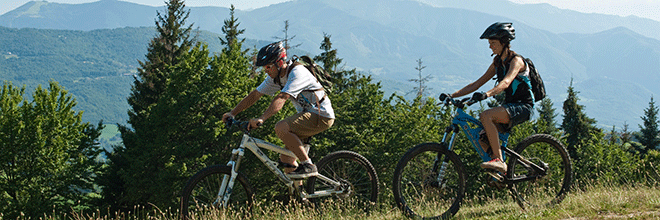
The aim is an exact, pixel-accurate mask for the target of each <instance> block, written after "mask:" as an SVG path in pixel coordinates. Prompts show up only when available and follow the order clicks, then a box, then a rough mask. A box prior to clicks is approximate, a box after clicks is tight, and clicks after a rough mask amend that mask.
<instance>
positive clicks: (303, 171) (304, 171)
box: [286, 163, 319, 179]
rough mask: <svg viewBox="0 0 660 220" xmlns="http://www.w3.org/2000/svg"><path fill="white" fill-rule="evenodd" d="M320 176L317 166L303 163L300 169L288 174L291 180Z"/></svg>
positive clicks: (299, 166)
mask: <svg viewBox="0 0 660 220" xmlns="http://www.w3.org/2000/svg"><path fill="white" fill-rule="evenodd" d="M316 175H319V172H318V171H317V170H316V165H314V164H311V163H303V164H300V165H298V168H297V169H296V170H294V171H293V172H291V173H288V174H286V176H288V177H289V178H291V179H305V178H307V177H310V176H316Z"/></svg>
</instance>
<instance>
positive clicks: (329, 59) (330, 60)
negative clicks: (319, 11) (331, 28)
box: [313, 33, 344, 91]
mask: <svg viewBox="0 0 660 220" xmlns="http://www.w3.org/2000/svg"><path fill="white" fill-rule="evenodd" d="M330 37H331V35H329V34H327V33H323V41H321V46H320V47H319V49H321V50H323V52H321V54H319V55H317V56H314V58H313V59H314V61H316V62H321V63H322V64H323V69H324V70H325V71H327V72H328V74H330V76H331V77H332V82H333V83H334V84H333V87H335V88H337V90H338V91H342V89H343V88H342V86H341V85H342V84H343V83H342V82H341V81H342V80H343V78H344V71H343V70H340V69H338V66H339V64H341V62H342V60H343V59H340V58H337V49H332V42H331V41H330Z"/></svg>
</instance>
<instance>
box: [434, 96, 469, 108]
mask: <svg viewBox="0 0 660 220" xmlns="http://www.w3.org/2000/svg"><path fill="white" fill-rule="evenodd" d="M440 101H441V102H440V103H441V104H444V105H453V106H456V107H457V108H465V106H471V105H473V104H474V103H477V102H479V101H476V100H473V99H472V97H468V98H463V99H454V98H446V99H445V100H440Z"/></svg>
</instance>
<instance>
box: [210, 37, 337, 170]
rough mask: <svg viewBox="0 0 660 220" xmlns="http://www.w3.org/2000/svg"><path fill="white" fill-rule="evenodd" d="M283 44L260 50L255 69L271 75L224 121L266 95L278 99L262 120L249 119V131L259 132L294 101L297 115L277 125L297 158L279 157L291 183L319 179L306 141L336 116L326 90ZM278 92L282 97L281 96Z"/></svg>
mask: <svg viewBox="0 0 660 220" xmlns="http://www.w3.org/2000/svg"><path fill="white" fill-rule="evenodd" d="M286 59H287V56H286V49H285V48H284V47H283V45H282V42H275V43H271V44H269V45H266V46H265V47H263V48H261V49H260V50H259V53H258V54H257V61H256V66H259V67H261V66H263V69H264V72H266V73H267V74H268V76H267V77H266V79H265V80H264V81H263V82H262V83H261V85H259V86H258V87H257V88H256V89H255V90H253V91H252V92H250V94H248V95H247V96H246V97H245V98H243V100H241V102H239V103H238V105H237V106H236V107H234V109H232V110H231V111H230V112H227V113H225V114H224V115H223V116H222V120H223V121H225V122H226V121H227V118H230V117H234V116H236V115H237V114H238V113H240V112H242V111H243V110H245V109H247V108H249V107H250V106H252V105H253V104H254V103H256V102H257V100H259V98H260V97H261V96H263V95H264V94H267V95H276V96H275V97H274V98H273V100H272V102H271V104H270V106H269V107H268V109H266V111H265V112H264V113H263V114H262V115H261V117H259V118H255V119H250V126H249V127H250V128H257V127H259V126H260V125H261V124H263V123H264V121H265V120H267V119H268V118H270V117H271V116H273V115H275V114H276V113H277V112H278V111H279V110H280V109H282V106H284V103H285V102H286V101H287V100H288V99H291V100H292V103H293V105H294V107H295V108H296V110H297V113H296V114H294V115H292V116H289V117H287V118H285V119H284V120H281V121H279V122H277V124H275V133H276V134H277V136H278V137H279V138H280V139H282V142H284V145H285V146H286V148H287V149H289V150H290V151H292V152H293V153H294V154H295V155H296V157H297V158H298V160H300V164H298V163H297V162H296V158H293V157H290V156H286V155H280V160H281V162H282V163H283V164H284V166H285V169H284V171H285V173H287V176H288V177H289V178H291V179H304V178H307V177H310V176H314V175H318V171H317V169H316V166H315V165H314V163H312V160H311V159H310V158H309V156H308V155H307V152H306V150H305V149H304V147H303V142H302V141H301V140H304V139H306V138H308V137H311V136H312V135H315V134H318V133H320V132H322V131H325V130H327V129H328V128H330V127H331V126H332V124H333V123H334V118H335V114H334V111H333V109H332V104H331V103H330V98H329V97H328V96H327V95H326V94H325V91H324V90H323V86H322V85H321V84H320V83H319V82H318V80H316V78H315V77H314V75H312V73H311V72H310V71H309V70H308V69H307V68H306V67H305V66H303V65H296V63H293V62H292V61H287V60H286ZM278 92H279V93H278Z"/></svg>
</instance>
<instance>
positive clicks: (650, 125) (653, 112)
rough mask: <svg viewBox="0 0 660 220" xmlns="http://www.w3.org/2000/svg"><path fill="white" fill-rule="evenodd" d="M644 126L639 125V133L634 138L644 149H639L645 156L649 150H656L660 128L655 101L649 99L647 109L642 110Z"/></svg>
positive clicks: (659, 139)
mask: <svg viewBox="0 0 660 220" xmlns="http://www.w3.org/2000/svg"><path fill="white" fill-rule="evenodd" d="M641 118H642V121H643V123H644V125H643V126H642V125H639V129H640V132H639V134H635V138H637V140H639V143H641V144H642V145H643V146H644V149H640V152H641V153H642V154H646V152H648V151H649V150H652V149H656V147H657V146H658V144H660V136H658V135H659V134H660V128H658V123H659V122H660V119H658V107H657V106H655V101H653V97H651V101H650V102H649V107H648V108H647V109H644V116H642V117H641Z"/></svg>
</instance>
